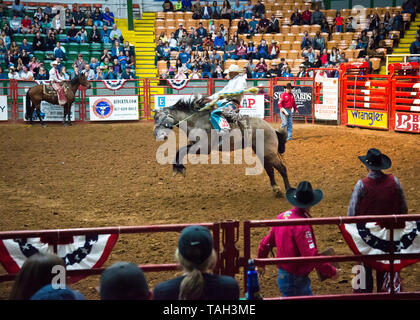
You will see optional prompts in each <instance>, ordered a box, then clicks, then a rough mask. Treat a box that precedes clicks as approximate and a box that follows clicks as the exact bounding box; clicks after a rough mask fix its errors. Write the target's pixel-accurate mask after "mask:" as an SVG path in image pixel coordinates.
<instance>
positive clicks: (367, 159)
mask: <svg viewBox="0 0 420 320" xmlns="http://www.w3.org/2000/svg"><path fill="white" fill-rule="evenodd" d="M358 158H359V160H360V161H362V163H363V164H364V165H365V166H366V167H367V168H368V169H371V170H384V169H388V168H389V167H391V163H392V162H391V159H390V158H389V157H388V156H386V155H384V154H383V153H382V152H381V151H379V150H378V149H375V148H371V149H369V150H368V152H367V154H366V155H365V156H359V157H358Z"/></svg>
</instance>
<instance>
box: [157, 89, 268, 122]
mask: <svg viewBox="0 0 420 320" xmlns="http://www.w3.org/2000/svg"><path fill="white" fill-rule="evenodd" d="M182 98H184V99H189V98H191V95H182V94H178V95H177V94H170V95H169V94H168V95H156V96H155V109H160V108H167V107H171V106H173V105H174V104H175V103H177V102H178V101H179V100H181V99H182ZM239 112H240V114H243V115H248V116H250V117H252V118H264V95H262V94H259V95H245V96H244V99H243V100H242V103H241V110H240V111H239Z"/></svg>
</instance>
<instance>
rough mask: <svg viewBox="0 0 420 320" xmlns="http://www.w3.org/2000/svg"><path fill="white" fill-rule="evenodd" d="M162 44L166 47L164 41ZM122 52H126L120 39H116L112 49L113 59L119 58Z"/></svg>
mask: <svg viewBox="0 0 420 320" xmlns="http://www.w3.org/2000/svg"><path fill="white" fill-rule="evenodd" d="M162 44H163V47H164V46H165V44H164V43H163V42H162ZM163 47H162V48H163ZM120 52H124V48H123V47H122V46H121V45H120V43H119V42H118V41H115V42H114V45H113V46H112V50H111V58H112V59H118V56H119V55H120Z"/></svg>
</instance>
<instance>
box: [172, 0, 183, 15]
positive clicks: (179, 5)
mask: <svg viewBox="0 0 420 320" xmlns="http://www.w3.org/2000/svg"><path fill="white" fill-rule="evenodd" d="M174 11H175V12H181V11H183V10H182V2H181V0H177V1H176V2H175V5H174Z"/></svg>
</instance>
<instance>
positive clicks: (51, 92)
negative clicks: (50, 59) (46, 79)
mask: <svg viewBox="0 0 420 320" xmlns="http://www.w3.org/2000/svg"><path fill="white" fill-rule="evenodd" d="M63 89H64V92H66V93H67V89H68V85H67V83H66V82H64V83H63ZM42 90H43V92H44V94H45V95H48V96H51V97H54V96H57V91H55V89H54V88H53V86H52V85H51V84H43V85H42Z"/></svg>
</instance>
